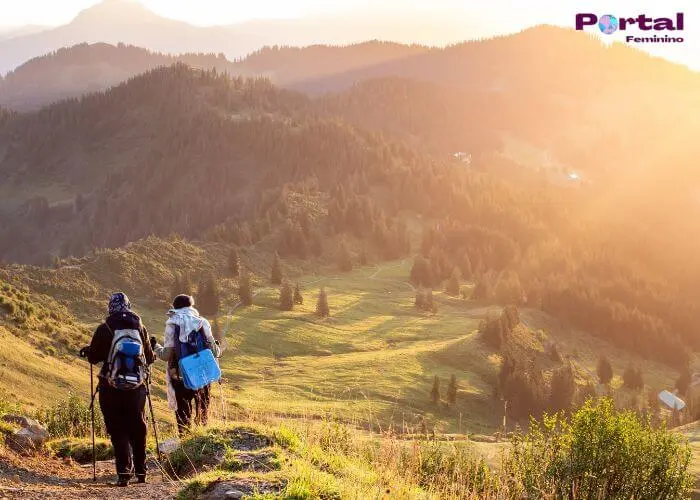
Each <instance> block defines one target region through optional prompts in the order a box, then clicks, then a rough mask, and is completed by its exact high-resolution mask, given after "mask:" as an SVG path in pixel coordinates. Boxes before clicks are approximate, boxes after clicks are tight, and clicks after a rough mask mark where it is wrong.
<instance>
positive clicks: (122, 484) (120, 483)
mask: <svg viewBox="0 0 700 500" xmlns="http://www.w3.org/2000/svg"><path fill="white" fill-rule="evenodd" d="M114 485H115V486H118V487H119V488H124V487H126V486H129V478H128V477H120V478H119V479H117V482H116V483H114Z"/></svg>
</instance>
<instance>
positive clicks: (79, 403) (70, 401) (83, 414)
mask: <svg viewBox="0 0 700 500" xmlns="http://www.w3.org/2000/svg"><path fill="white" fill-rule="evenodd" d="M95 404H96V405H97V398H95ZM36 418H37V420H39V421H40V422H42V423H43V424H44V425H45V426H46V430H47V431H49V434H51V436H53V437H88V436H90V435H91V429H90V427H91V416H90V405H89V404H88V403H86V402H85V401H83V400H82V399H81V398H80V397H78V396H76V395H70V396H68V398H67V399H65V400H63V401H59V402H58V403H57V404H56V405H54V406H51V407H49V408H45V409H42V410H39V411H38V412H37V415H36ZM95 435H96V436H105V435H106V432H105V427H104V421H103V420H102V412H100V411H99V408H95Z"/></svg>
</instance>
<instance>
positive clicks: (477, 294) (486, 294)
mask: <svg viewBox="0 0 700 500" xmlns="http://www.w3.org/2000/svg"><path fill="white" fill-rule="evenodd" d="M493 297H494V294H493V285H492V284H491V277H490V275H488V274H484V275H483V276H482V277H481V279H480V280H478V282H477V284H476V286H475V287H474V293H473V294H472V298H473V299H474V300H481V301H491V300H493Z"/></svg>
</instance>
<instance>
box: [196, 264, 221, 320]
mask: <svg viewBox="0 0 700 500" xmlns="http://www.w3.org/2000/svg"><path fill="white" fill-rule="evenodd" d="M198 295H199V297H198V298H197V303H198V304H199V306H198V308H199V310H200V312H201V313H202V314H204V315H205V316H214V315H216V314H217V313H218V312H219V307H220V306H221V296H220V291H219V283H218V281H217V280H216V277H214V275H213V274H211V275H209V276H207V277H206V278H205V279H204V280H203V281H202V283H201V284H200V285H199V294H198Z"/></svg>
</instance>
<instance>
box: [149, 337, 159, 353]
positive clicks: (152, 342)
mask: <svg viewBox="0 0 700 500" xmlns="http://www.w3.org/2000/svg"><path fill="white" fill-rule="evenodd" d="M149 340H150V341H151V349H152V350H154V351H155V349H156V346H157V345H158V339H156V338H155V337H151V338H150V339H149Z"/></svg>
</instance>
